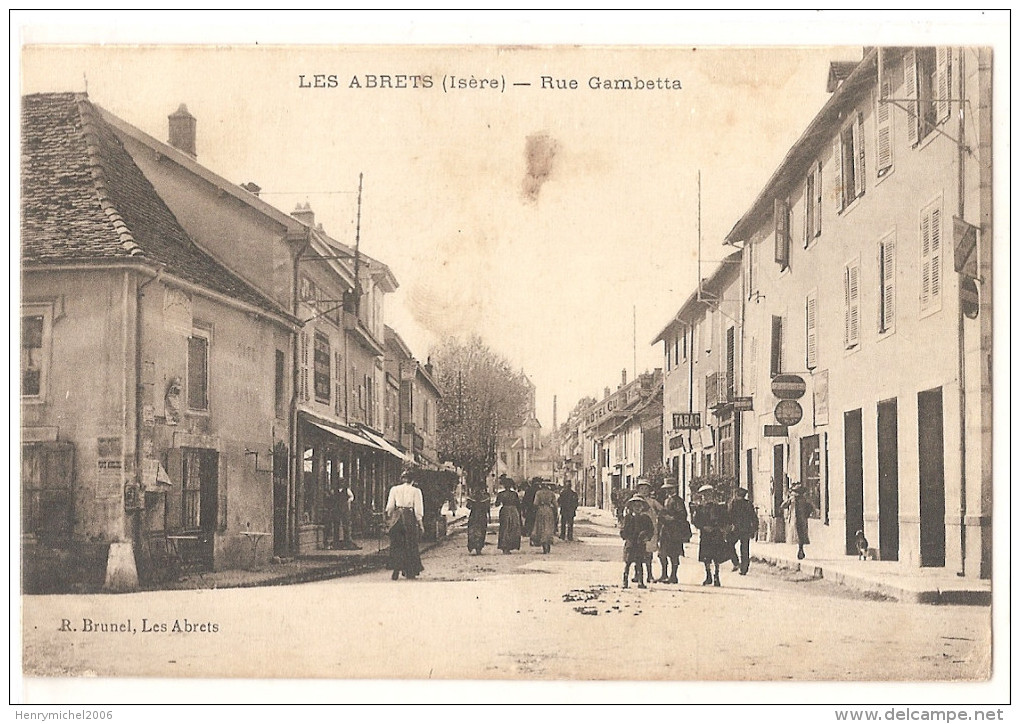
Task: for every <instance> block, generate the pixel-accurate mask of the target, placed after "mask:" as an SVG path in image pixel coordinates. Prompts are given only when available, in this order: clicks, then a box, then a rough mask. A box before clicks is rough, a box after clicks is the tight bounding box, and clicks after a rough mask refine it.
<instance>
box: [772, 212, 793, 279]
mask: <svg viewBox="0 0 1020 724" xmlns="http://www.w3.org/2000/svg"><path fill="white" fill-rule="evenodd" d="M772 208H773V214H772V221H773V226H774V227H775V237H776V263H777V264H779V265H780V267H782V268H783V269H785V268H786V267H787V266H789V263H790V227H789V222H790V211H789V204H788V203H787V202H786V200H785V199H776V200H775V203H774V204H773V207H772Z"/></svg>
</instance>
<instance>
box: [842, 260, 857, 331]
mask: <svg viewBox="0 0 1020 724" xmlns="http://www.w3.org/2000/svg"><path fill="white" fill-rule="evenodd" d="M844 297H845V299H846V314H845V317H844V319H845V323H846V328H845V330H844V339H845V341H846V347H847V349H850V348H851V347H854V346H856V345H857V344H858V343H859V342H860V338H861V290H860V265H859V264H858V263H857V262H854V263H853V264H849V265H847V268H846V289H845V294H844Z"/></svg>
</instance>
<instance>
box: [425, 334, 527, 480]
mask: <svg viewBox="0 0 1020 724" xmlns="http://www.w3.org/2000/svg"><path fill="white" fill-rule="evenodd" d="M430 356H431V358H432V360H433V365H434V368H435V370H436V382H437V384H438V385H439V389H440V391H441V392H442V393H443V397H442V400H441V401H440V404H439V431H438V432H439V455H440V457H441V458H443V459H444V460H449V461H450V462H452V463H453V464H454V465H457V466H458V467H460V468H461V469H463V470H464V471H465V473H466V474H467V481H468V487H469V488H475V487H479V486H481V485H482V484H484V481H485V477H486V476H487V475H488V474H489V471H490V470H492V466H493V465H495V463H496V444H497V442H498V440H499V437H500V434H501V433H504V432H507V431H509V430H513V429H514V428H517V427H520V426H521V425H522V424H523V423H524V418H525V415H526V413H527V410H528V401H529V388H528V386H527V383H526V382H525V379H524V376H523V375H522V374H519V373H516V372H514V370H513V368H512V367H511V366H510V363H509V362H508V361H507V360H506V359H504V358H503V357H501V356H500V355H499V354H497V353H496V352H493V351H492V350H491V349H489V347H488V346H486V344H485V343H484V342H483V341H482V339H481V337H478V336H477V335H474V336H472V337H470V338H469V339H468V340H467V341H466V342H462V341H460V340H457V339H454V338H449V339H447V340H446V341H444V342H443V343H442V344H440V345H439V346H438V347H436V348H434V349H433V350H432V353H431V355H430Z"/></svg>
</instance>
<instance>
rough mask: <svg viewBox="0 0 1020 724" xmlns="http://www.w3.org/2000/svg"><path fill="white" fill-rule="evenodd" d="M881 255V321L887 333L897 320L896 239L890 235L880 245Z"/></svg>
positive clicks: (880, 324)
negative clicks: (895, 289) (895, 288)
mask: <svg viewBox="0 0 1020 724" xmlns="http://www.w3.org/2000/svg"><path fill="white" fill-rule="evenodd" d="M879 254H880V255H881V259H880V262H881V272H882V314H881V319H880V320H879V326H880V330H881V331H882V332H885V331H887V330H889V329H892V326H893V319H895V314H896V309H895V303H896V299H895V292H894V291H893V284H894V282H895V279H896V237H895V236H892V235H890V236H889V237H888V238H887V239H886V240H885V241H884V242H882V244H881V245H880V249H879Z"/></svg>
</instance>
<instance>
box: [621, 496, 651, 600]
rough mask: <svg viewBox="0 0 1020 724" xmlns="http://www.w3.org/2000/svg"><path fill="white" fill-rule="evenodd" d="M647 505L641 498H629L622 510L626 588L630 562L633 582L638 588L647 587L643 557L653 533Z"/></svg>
mask: <svg viewBox="0 0 1020 724" xmlns="http://www.w3.org/2000/svg"><path fill="white" fill-rule="evenodd" d="M648 511H649V505H648V503H647V502H645V501H644V500H642V499H641V498H636V497H635V498H631V499H630V500H629V501H627V504H626V505H625V506H624V510H623V525H622V526H621V527H620V537H621V538H623V587H624V588H627V586H628V585H629V584H628V579H629V578H630V567H631V564H633V565H634V567H635V573H634V582H635V583H637V584H638V588H647V586H646V585H645V580H644V564H645V558H646V557H647V556H648V553H647V545H648V541H649V540H651V538H652V536H653V535H654V534H655V524H654V523H652V517H651V515H649V513H648Z"/></svg>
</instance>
